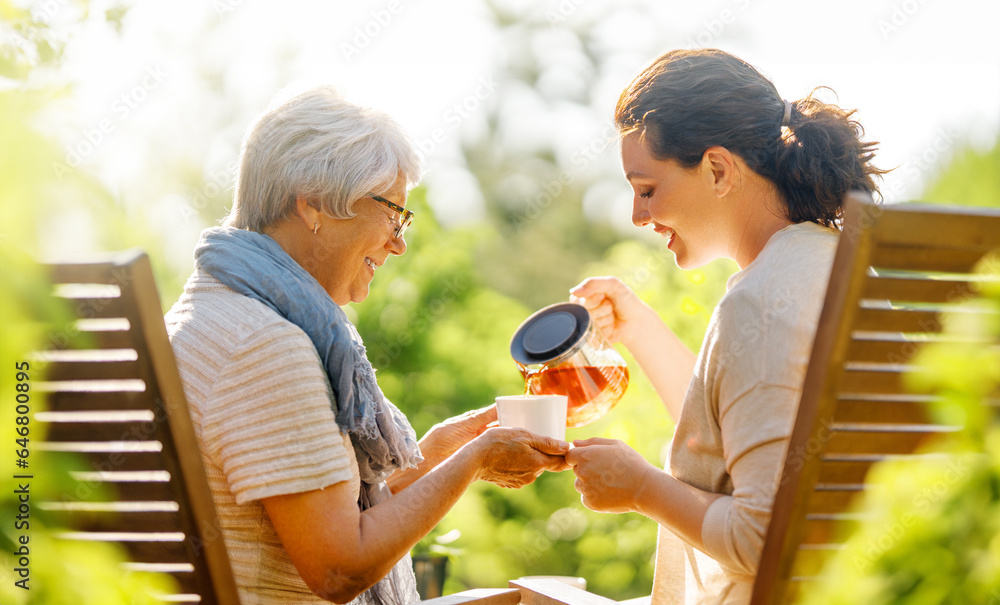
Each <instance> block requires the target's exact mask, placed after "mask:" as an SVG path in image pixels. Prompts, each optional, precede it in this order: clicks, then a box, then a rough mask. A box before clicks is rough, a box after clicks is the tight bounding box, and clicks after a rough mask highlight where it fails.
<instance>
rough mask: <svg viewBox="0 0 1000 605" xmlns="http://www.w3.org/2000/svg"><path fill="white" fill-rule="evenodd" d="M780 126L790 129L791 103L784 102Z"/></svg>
mask: <svg viewBox="0 0 1000 605" xmlns="http://www.w3.org/2000/svg"><path fill="white" fill-rule="evenodd" d="M781 126H782V127H788V128H790V127H791V126H792V102H791V101H785V115H784V116H783V117H782V118H781Z"/></svg>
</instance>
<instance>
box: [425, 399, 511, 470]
mask: <svg viewBox="0 0 1000 605" xmlns="http://www.w3.org/2000/svg"><path fill="white" fill-rule="evenodd" d="M496 421H497V407H496V405H495V404H494V405H490V406H487V407H484V408H479V409H478V410H471V411H468V412H466V413H464V414H462V415H461V416H455V417H453V418H449V419H448V420H445V421H444V422H440V423H438V424H435V425H434V426H433V427H431V430H429V431H427V434H426V435H424V437H423V439H421V440H420V453H421V454H423V455H424V458H425V459H428V460H434V461H441V460H444V459H445V458H447V457H449V456H451V455H452V454H454V453H455V452H457V451H458V450H459V449H460V448H461V447H462V446H464V445H465V444H466V443H468V442H470V441H472V440H473V439H475V438H476V437H478V436H479V435H481V434H482V433H483V431H485V430H486V428H487V427H488V426H489V425H490V424H491V423H494V422H496Z"/></svg>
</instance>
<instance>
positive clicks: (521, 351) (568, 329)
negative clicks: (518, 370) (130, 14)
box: [510, 303, 590, 365]
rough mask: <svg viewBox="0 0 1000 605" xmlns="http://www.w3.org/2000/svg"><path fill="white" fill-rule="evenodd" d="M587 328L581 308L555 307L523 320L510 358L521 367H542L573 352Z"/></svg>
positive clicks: (588, 316) (576, 305) (565, 304)
mask: <svg viewBox="0 0 1000 605" xmlns="http://www.w3.org/2000/svg"><path fill="white" fill-rule="evenodd" d="M589 326H590V313H589V312H587V309H586V308H585V307H584V306H583V305H578V304H576V303H558V304H555V305H550V306H548V307H545V308H544V309H540V310H539V311H536V312H535V313H534V314H532V315H531V316H530V317H528V319H526V320H524V322H522V323H521V325H520V326H518V328H517V330H516V331H515V332H514V337H513V338H511V340H510V355H511V357H513V358H514V361H516V362H518V363H519V364H521V365H530V364H533V363H545V362H547V361H551V360H552V359H555V358H556V357H559V356H560V355H562V354H563V353H565V352H566V351H568V350H570V349H571V348H573V345H575V344H576V343H577V342H579V341H580V339H581V338H583V336H584V335H585V334H586V332H587V328H588V327H589Z"/></svg>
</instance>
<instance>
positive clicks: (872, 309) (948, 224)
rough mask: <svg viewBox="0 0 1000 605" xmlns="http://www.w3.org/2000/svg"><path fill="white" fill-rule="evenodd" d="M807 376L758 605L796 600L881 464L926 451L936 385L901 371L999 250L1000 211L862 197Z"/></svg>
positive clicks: (851, 207) (850, 217)
mask: <svg viewBox="0 0 1000 605" xmlns="http://www.w3.org/2000/svg"><path fill="white" fill-rule="evenodd" d="M845 212H846V216H845V220H844V231H843V234H842V235H841V239H840V243H839V246H838V248H837V253H836V258H835V260H834V265H833V272H832V274H831V277H830V283H829V287H828V290H827V293H826V300H825V303H824V307H823V311H822V314H821V316H820V324H819V330H818V332H817V335H816V340H815V342H814V346H813V352H812V357H811V359H810V363H809V368H808V371H807V374H806V379H805V385H804V390H803V393H802V399H801V403H800V406H799V411H798V417H797V420H796V424H795V428H794V432H793V434H792V437H791V442H790V444H789V449H788V454H787V456H786V460H785V466H784V471H783V475H782V478H781V483H780V486H779V489H778V493H777V497H776V501H775V505H774V512H773V516H772V520H771V525H770V528H769V530H768V535H767V539H766V543H765V546H764V550H763V554H762V557H761V562H760V568H759V571H758V576H757V580H756V583H755V585H754V593H753V600H752V603H754V604H756V605H764V604H769V605H770V604H777V603H788V602H792V601H793V600H794V597H795V595H796V594H797V593H798V591H799V590H800V589H801V587H802V586H803V585H805V584H806V583H808V582H809V581H810V579H811V578H814V577H815V576H816V574H817V573H819V571H820V569H821V567H822V565H823V562H824V561H825V560H826V559H827V558H828V557H829V556H830V555H831V554H832V553H834V552H836V550H837V549H838V548H839V544H840V543H841V542H842V540H843V539H844V532H843V530H844V529H845V527H844V524H848V527H847V528H846V529H847V530H849V524H850V523H851V521H852V518H851V516H850V514H849V513H848V512H847V511H848V507H849V505H850V503H851V501H852V500H853V499H854V498H855V496H856V495H857V494H858V493H859V492H860V491H861V490H863V489H864V487H865V477H866V474H867V472H868V469H869V468H870V467H871V465H872V464H874V463H875V462H878V461H880V460H884V459H886V458H890V457H898V456H907V455H925V454H924V453H923V452H925V451H926V450H925V449H921V450H920V451H921V454H915V452H916V451H917V450H918V448H921V446H925V445H927V444H928V443H929V441H930V440H931V438H933V437H934V436H936V435H941V434H942V433H947V432H949V431H952V430H954V429H955V427H947V426H939V425H935V424H933V423H932V422H931V420H930V419H929V418H928V416H927V413H926V411H925V405H924V404H925V403H926V402H927V401H928V400H929V399H930V398H931V397H932V395H931V394H930V393H926V392H925V393H915V392H911V391H908V390H907V389H906V388H905V387H904V385H903V382H902V380H901V377H902V375H903V373H904V372H906V371H907V370H912V369H914V368H913V367H912V364H911V363H910V362H911V360H912V358H913V356H914V354H915V353H916V352H917V351H918V350H919V349H920V347H921V346H922V345H923V344H924V343H926V342H928V341H930V340H935V339H939V338H940V336H939V334H938V333H939V332H940V330H941V322H940V321H939V317H938V314H939V312H940V311H944V310H947V309H948V308H949V307H953V306H954V304H955V303H959V302H961V301H963V300H966V299H967V298H969V297H970V296H972V289H971V288H970V283H971V282H972V281H974V280H975V277H973V276H972V275H970V273H971V272H972V270H973V267H974V266H975V265H976V263H977V262H978V261H980V259H981V258H982V257H983V256H984V255H985V254H987V253H988V252H990V251H993V250H997V249H1000V211H997V210H988V209H981V208H980V209H973V208H957V207H938V206H930V205H923V204H905V205H895V204H894V205H888V206H876V205H874V204H872V203H871V200H870V198H868V197H867V196H861V195H852V196H850V198H849V199H848V201H847V204H846V207H845Z"/></svg>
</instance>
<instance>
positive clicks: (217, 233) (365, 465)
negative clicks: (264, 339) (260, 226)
mask: <svg viewBox="0 0 1000 605" xmlns="http://www.w3.org/2000/svg"><path fill="white" fill-rule="evenodd" d="M194 260H195V266H196V267H197V268H198V269H201V270H203V271H205V272H207V273H208V274H210V275H211V276H212V277H214V278H215V279H217V280H219V281H220V282H222V283H223V284H225V285H226V286H228V287H229V288H231V289H233V290H235V291H236V292H238V293H239V294H242V295H244V296H247V297H249V298H252V299H254V300H259V301H260V302H262V303H264V304H265V305H267V306H268V307H270V308H271V309H273V310H274V311H275V312H277V313H278V314H279V315H281V316H282V317H284V318H285V319H287V320H288V321H290V322H292V323H293V324H295V325H297V326H298V327H300V328H302V330H303V331H304V332H305V333H306V334H307V335H308V336H309V338H310V339H311V340H312V342H313V344H314V345H315V346H316V351H317V352H318V353H319V357H320V361H321V362H322V363H323V367H324V368H325V369H326V373H327V376H329V378H330V386H331V387H332V389H333V401H332V402H331V404H332V406H333V411H334V413H335V414H336V420H337V425H338V426H339V427H340V429H341V430H342V431H344V432H346V433H347V434H348V435H350V438H351V443H352V444H353V445H354V452H355V454H356V457H357V459H358V468H359V471H360V475H361V481H362V482H363V483H364V484H365V485H363V486H362V488H363V489H362V496H361V508H362V509H365V508H369V507H371V506H374V505H375V504H377V503H378V502H379V501H381V500H383V499H385V497H386V496H387V493H386V492H387V491H388V490H385V489H384V486H383V487H379V484H380V483H381V482H383V481H384V480H385V478H386V477H388V476H389V475H390V474H391V473H392V471H394V470H396V469H405V468H410V467H414V466H416V465H417V464H418V463H419V462H421V461H422V460H423V457H422V456H421V454H420V449H419V448H418V447H417V438H416V434H415V433H414V431H413V428H412V427H411V426H410V423H409V421H407V419H406V416H404V415H403V413H402V412H400V411H399V409H398V408H397V407H396V406H395V405H393V404H392V402H391V401H389V400H388V399H386V397H385V395H383V394H382V390H381V389H379V387H378V383H377V382H376V381H375V370H374V368H372V365H371V363H370V362H369V361H368V357H367V356H366V354H365V347H364V345H363V344H362V342H361V337H360V336H359V335H358V332H357V330H356V329H355V328H354V325H353V324H352V323H351V322H350V320H349V319H347V315H346V314H345V313H344V311H343V310H342V309H341V308H340V307H339V306H338V305H337V304H336V303H334V302H333V300H332V299H331V298H330V295H329V294H328V293H327V292H326V290H324V289H323V287H322V286H320V284H319V282H317V281H316V279H315V278H314V277H313V276H312V275H310V274H309V273H308V272H307V271H306V270H305V269H303V268H302V266H301V265H299V264H298V263H297V262H295V260H293V259H292V257H290V256H288V253H286V252H285V251H284V249H282V247H281V246H280V245H278V242H276V241H274V240H273V239H271V238H270V237H269V236H267V235H264V234H261V233H256V232H254V231H245V230H243V229H233V228H224V227H213V228H210V229H206V230H204V231H203V232H202V234H201V239H200V241H199V242H198V245H197V246H196V247H195V251H194ZM332 262H336V261H332Z"/></svg>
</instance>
